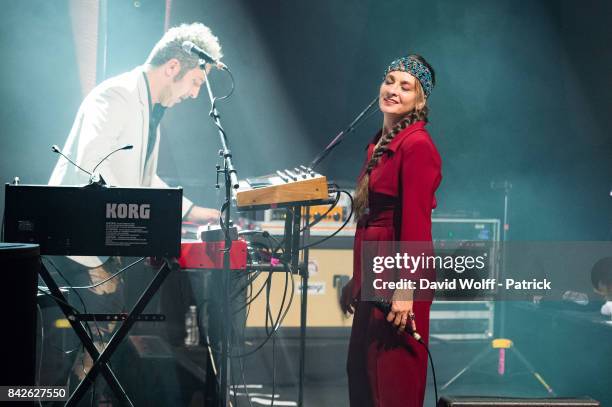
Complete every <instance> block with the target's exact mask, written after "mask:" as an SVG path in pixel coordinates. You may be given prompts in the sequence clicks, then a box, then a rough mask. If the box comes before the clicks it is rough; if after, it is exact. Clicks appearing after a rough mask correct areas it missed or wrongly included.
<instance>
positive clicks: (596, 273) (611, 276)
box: [591, 257, 612, 289]
mask: <svg viewBox="0 0 612 407" xmlns="http://www.w3.org/2000/svg"><path fill="white" fill-rule="evenodd" d="M591 283H593V287H595V288H596V289H599V284H600V283H601V284H603V285H604V286H605V287H612V257H604V258H603V259H600V260H599V261H598V262H597V263H595V265H594V266H593V268H592V269H591Z"/></svg>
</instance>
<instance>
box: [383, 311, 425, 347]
mask: <svg viewBox="0 0 612 407" xmlns="http://www.w3.org/2000/svg"><path fill="white" fill-rule="evenodd" d="M373 304H374V306H375V307H376V308H378V309H379V310H380V311H381V312H382V313H383V314H384V315H385V317H386V316H387V315H389V312H391V303H390V302H389V301H384V300H375V301H373ZM406 332H408V333H409V334H410V335H412V337H413V338H414V339H415V340H416V341H417V342H419V343H421V344H423V345H425V342H423V338H422V337H421V335H420V334H419V333H418V332H417V331H412V330H409V328H408V325H406Z"/></svg>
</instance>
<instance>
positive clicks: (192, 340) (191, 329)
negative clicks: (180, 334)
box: [185, 305, 200, 346]
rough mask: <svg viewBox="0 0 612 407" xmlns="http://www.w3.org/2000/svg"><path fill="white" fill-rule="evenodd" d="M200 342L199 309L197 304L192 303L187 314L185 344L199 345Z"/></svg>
mask: <svg viewBox="0 0 612 407" xmlns="http://www.w3.org/2000/svg"><path fill="white" fill-rule="evenodd" d="M199 344H200V328H199V327H198V310H197V309H196V306H195V305H190V306H189V311H187V313H186V314H185V345H186V346H198V345H199Z"/></svg>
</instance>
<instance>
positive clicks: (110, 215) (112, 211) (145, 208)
mask: <svg viewBox="0 0 612 407" xmlns="http://www.w3.org/2000/svg"><path fill="white" fill-rule="evenodd" d="M150 217H151V204H140V205H139V204H124V203H120V204H118V203H107V204H106V219H126V218H127V219H149V218H150Z"/></svg>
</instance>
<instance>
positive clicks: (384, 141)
mask: <svg viewBox="0 0 612 407" xmlns="http://www.w3.org/2000/svg"><path fill="white" fill-rule="evenodd" d="M415 90H416V91H417V95H418V97H419V98H423V99H425V93H424V91H423V88H422V87H421V84H420V83H419V81H418V80H417V81H416V89H415ZM423 99H420V100H423ZM428 113H429V109H428V108H427V105H423V107H422V108H421V109H416V108H415V109H414V110H412V111H410V112H409V113H407V114H406V116H404V117H403V118H402V119H400V120H399V121H398V122H397V124H396V125H395V126H393V128H392V129H391V130H390V131H388V132H387V133H385V134H383V135H382V136H381V138H380V141H379V142H378V144H377V145H376V148H375V149H374V152H373V153H372V157H371V158H370V161H368V164H367V166H366V168H365V171H364V172H363V175H362V176H361V178H360V179H359V181H358V182H357V188H356V189H355V199H354V202H353V206H354V209H355V219H356V220H359V219H361V217H362V216H363V215H364V214H365V212H366V209H367V208H368V205H369V202H368V198H369V183H370V174H371V173H372V170H373V169H374V167H376V165H378V162H379V161H380V158H381V157H382V156H383V154H384V153H385V152H386V151H387V150H388V149H389V143H390V142H391V140H393V138H394V137H395V136H397V135H398V134H399V133H400V132H401V131H402V130H404V129H405V128H406V127H408V126H409V125H411V124H412V123H414V122H417V121H425V122H427V115H428Z"/></svg>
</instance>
